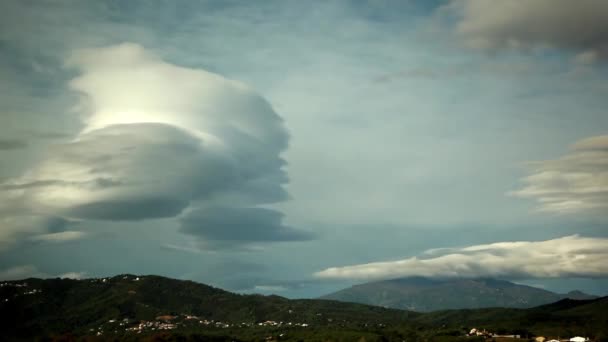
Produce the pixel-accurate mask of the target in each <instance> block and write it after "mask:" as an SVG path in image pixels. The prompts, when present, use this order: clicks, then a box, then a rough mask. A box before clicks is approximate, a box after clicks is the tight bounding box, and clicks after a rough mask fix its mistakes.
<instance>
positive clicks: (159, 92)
mask: <svg viewBox="0 0 608 342" xmlns="http://www.w3.org/2000/svg"><path fill="white" fill-rule="evenodd" d="M66 66H67V67H69V68H72V69H76V70H78V71H79V75H78V76H77V77H76V78H74V79H72V80H71V81H70V83H69V84H70V88H71V89H72V90H73V91H75V92H78V93H79V94H80V95H81V101H80V103H79V104H78V106H77V108H76V110H78V111H79V112H80V113H81V114H82V116H83V124H84V126H83V128H82V130H81V132H80V133H79V134H77V136H76V137H75V138H74V139H73V140H72V141H70V142H67V143H61V144H57V145H54V146H51V147H50V148H49V150H48V152H47V153H46V154H45V155H44V157H43V158H42V160H40V161H39V163H38V164H37V165H35V166H34V167H32V168H30V169H29V170H27V172H25V173H24V174H23V175H22V176H21V177H17V178H13V179H10V180H8V181H6V182H5V183H4V184H2V185H0V186H2V188H3V189H4V190H5V191H4V194H3V195H2V196H3V198H2V200H3V202H4V203H17V204H18V205H20V206H21V207H22V208H20V210H21V211H22V212H26V213H29V212H35V213H42V214H45V215H52V216H60V217H65V218H70V219H83V220H86V219H98V220H142V219H153V218H161V217H176V216H178V215H180V214H181V213H182V212H183V211H184V210H185V209H186V208H190V210H188V211H187V212H185V213H184V215H183V216H184V219H183V220H182V223H183V222H188V227H187V229H186V228H184V229H183V231H184V232H188V233H190V234H192V235H194V236H198V237H200V238H201V239H203V240H223V238H222V237H225V236H229V237H230V240H236V241H240V242H239V243H246V242H247V240H255V241H276V240H289V239H291V237H296V236H300V235H298V234H295V233H294V234H291V233H292V229H291V228H289V227H286V226H284V225H282V223H281V220H282V215H281V214H280V213H278V212H274V211H272V210H268V212H269V213H270V214H268V215H266V216H264V217H261V216H260V215H258V216H257V217H258V218H259V219H260V220H259V221H260V222H257V225H256V231H257V232H260V233H261V234H258V235H259V236H257V235H256V234H255V232H253V233H250V232H248V226H247V222H235V221H234V220H230V223H229V225H222V222H221V221H222V218H220V217H217V216H213V217H214V219H215V220H216V222H213V223H214V224H215V225H217V226H221V227H222V229H224V230H230V232H226V231H224V232H223V233H218V230H217V229H215V230H214V228H215V227H209V226H208V225H207V226H205V225H203V224H202V223H200V224H199V223H197V222H195V221H196V219H197V218H199V217H200V215H198V216H196V215H194V213H199V212H204V213H208V212H209V210H213V209H209V208H221V209H222V210H225V211H226V210H229V211H230V212H237V211H238V212H249V211H250V210H254V209H253V208H254V207H256V206H259V205H263V204H269V203H276V202H280V201H283V200H285V199H286V198H287V197H288V196H287V193H286V192H285V190H284V189H283V184H284V183H286V182H287V176H286V173H285V171H284V169H283V166H284V165H285V161H284V160H283V159H282V158H281V156H280V153H281V152H282V151H283V150H284V149H286V147H287V141H288V134H287V131H286V129H285V128H284V125H283V121H282V119H281V118H280V117H279V116H278V115H277V114H276V113H275V112H274V110H273V108H272V107H271V106H270V104H269V103H268V102H267V101H266V100H265V99H264V98H262V97H261V96H259V95H258V94H256V93H255V92H254V91H253V90H252V89H250V88H249V87H248V86H246V85H244V84H242V83H240V82H236V81H232V80H228V79H225V78H223V77H222V76H219V75H217V74H213V73H209V72H206V71H204V70H201V69H190V68H184V67H180V66H176V65H173V64H170V63H168V62H165V61H163V60H162V59H160V58H159V57H157V56H156V55H155V54H153V53H152V52H150V51H148V50H146V49H144V48H143V47H141V46H140V45H137V44H132V43H124V44H119V45H114V46H109V47H104V48H95V49H84V50H78V51H76V52H74V53H73V54H72V55H71V57H70V58H69V59H68V60H67V62H66ZM2 209H4V210H5V211H10V208H8V209H7V208H2ZM15 210H16V209H15ZM256 210H257V209H256ZM208 216H209V215H207V216H205V217H208ZM241 216H242V217H243V219H246V218H247V217H246V215H241ZM206 223H207V224H209V222H206ZM206 229H211V230H212V231H213V233H214V234H206ZM254 235H256V236H254ZM275 235H276V236H275ZM240 236H248V237H249V238H240ZM235 237H236V238H235ZM61 238H75V236H74V234H73V233H72V235H70V233H63V235H61V234H60V235H47V236H40V237H38V238H34V239H41V240H53V239H55V240H56V239H61Z"/></svg>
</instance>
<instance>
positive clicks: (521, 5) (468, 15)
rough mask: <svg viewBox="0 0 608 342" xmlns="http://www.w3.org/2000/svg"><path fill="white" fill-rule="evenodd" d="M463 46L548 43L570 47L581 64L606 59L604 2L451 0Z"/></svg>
mask: <svg viewBox="0 0 608 342" xmlns="http://www.w3.org/2000/svg"><path fill="white" fill-rule="evenodd" d="M443 11H446V12H447V13H449V14H450V15H454V16H455V17H456V20H457V23H456V30H457V33H458V34H459V35H461V36H462V38H463V39H464V40H465V42H466V43H467V45H469V46H471V47H474V48H481V49H513V48H515V49H529V48H535V47H551V48H560V49H567V50H571V51H573V52H574V53H575V54H576V60H577V61H578V62H581V63H593V62H595V61H597V60H600V59H606V58H608V2H606V1H602V0H579V1H570V0H534V1H485V0H452V1H451V2H450V3H449V4H448V5H446V6H445V7H443Z"/></svg>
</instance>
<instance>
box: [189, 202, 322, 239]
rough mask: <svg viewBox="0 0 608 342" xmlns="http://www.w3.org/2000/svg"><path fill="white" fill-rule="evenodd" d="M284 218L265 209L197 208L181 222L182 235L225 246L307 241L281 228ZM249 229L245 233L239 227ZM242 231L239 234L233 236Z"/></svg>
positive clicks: (273, 211) (286, 228) (304, 237)
mask: <svg viewBox="0 0 608 342" xmlns="http://www.w3.org/2000/svg"><path fill="white" fill-rule="evenodd" d="M282 220H283V214H281V213H280V212H278V211H276V210H270V209H265V208H229V207H223V208H218V207H211V208H197V209H195V210H192V211H190V212H188V213H186V214H185V215H184V216H183V217H182V218H181V220H180V221H181V229H180V230H181V231H182V232H184V233H188V234H192V235H195V236H201V237H202V238H203V240H204V241H214V242H218V243H222V244H225V245H229V244H242V243H252V242H264V241H293V240H308V239H310V238H311V237H312V236H311V235H310V234H307V233H304V232H300V231H296V230H294V229H292V228H290V227H288V226H285V225H283V224H282ZM244 226H246V227H247V229H246V230H243V229H241V228H240V227H244ZM235 231H240V234H234V232H235Z"/></svg>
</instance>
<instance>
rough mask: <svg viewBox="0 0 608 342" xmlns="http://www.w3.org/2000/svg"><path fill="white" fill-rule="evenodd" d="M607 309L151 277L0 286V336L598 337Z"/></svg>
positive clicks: (603, 332) (604, 302) (599, 304)
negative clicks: (311, 292)
mask: <svg viewBox="0 0 608 342" xmlns="http://www.w3.org/2000/svg"><path fill="white" fill-rule="evenodd" d="M421 281H422V280H421ZM607 312H608V298H607V297H604V298H599V299H591V300H571V299H565V300H561V301H558V302H556V303H552V304H548V305H544V306H539V307H535V308H530V309H515V308H489V309H467V310H445V311H437V312H431V313H416V312H411V311H403V310H397V309H386V308H381V307H376V306H369V305H364V304H355V303H343V302H337V301H333V300H305V299H301V300H289V299H286V298H282V297H279V296H261V295H241V294H235V293H231V292H227V291H224V290H221V289H218V288H214V287H211V286H207V285H204V284H199V283H195V282H192V281H182V280H175V279H169V278H164V277H159V276H134V275H119V276H115V277H111V278H102V279H84V280H70V279H25V280H21V281H6V282H1V283H0V313H2V319H0V340H2V341H12V340H25V341H30V340H37V339H39V338H43V337H44V338H47V337H50V338H51V339H53V338H54V339H56V340H61V341H65V340H68V341H69V340H86V341H91V340H92V341H95V340H140V339H144V340H151V341H174V340H175V341H264V340H276V341H279V340H280V341H360V340H362V341H370V342H371V341H403V340H407V341H411V342H415V341H427V342H428V341H431V342H450V341H458V342H467V341H468V342H481V341H480V340H479V339H478V338H472V337H466V336H465V333H466V332H467V331H468V329H470V328H472V327H476V328H483V329H488V330H491V331H493V332H497V333H520V334H522V335H524V334H527V335H529V336H532V335H535V334H536V335H540V334H542V335H545V336H551V337H557V336H562V337H564V336H573V335H585V336H589V337H593V338H595V339H596V340H597V341H601V340H602V339H605V338H606V337H607V336H608V317H607V314H606V313H607ZM513 341H516V340H513Z"/></svg>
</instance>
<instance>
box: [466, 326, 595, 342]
mask: <svg viewBox="0 0 608 342" xmlns="http://www.w3.org/2000/svg"><path fill="white" fill-rule="evenodd" d="M467 335H468V336H483V337H487V338H496V337H502V338H521V336H520V335H498V334H493V333H491V332H489V331H487V330H486V329H477V328H473V329H471V331H469V333H468V334H467ZM534 342H589V337H581V336H575V337H572V338H569V339H547V338H546V337H544V336H537V337H535V338H534Z"/></svg>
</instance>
